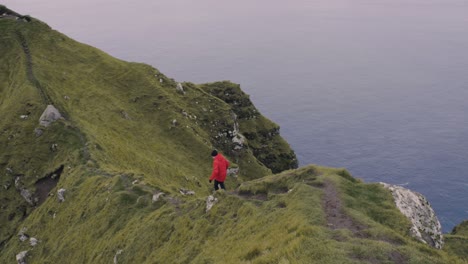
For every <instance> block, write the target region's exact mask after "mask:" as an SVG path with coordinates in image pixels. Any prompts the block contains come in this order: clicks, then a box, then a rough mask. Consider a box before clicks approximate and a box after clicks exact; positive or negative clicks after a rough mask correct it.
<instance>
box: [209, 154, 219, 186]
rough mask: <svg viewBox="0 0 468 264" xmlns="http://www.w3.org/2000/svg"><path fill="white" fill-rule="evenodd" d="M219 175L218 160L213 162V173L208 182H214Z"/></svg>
mask: <svg viewBox="0 0 468 264" xmlns="http://www.w3.org/2000/svg"><path fill="white" fill-rule="evenodd" d="M218 174H219V166H218V160H216V159H215V160H214V161H213V172H212V173H211V177H210V181H212V180H214V179H215V178H216V176H218Z"/></svg>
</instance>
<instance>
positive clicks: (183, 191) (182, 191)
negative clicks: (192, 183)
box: [179, 188, 195, 195]
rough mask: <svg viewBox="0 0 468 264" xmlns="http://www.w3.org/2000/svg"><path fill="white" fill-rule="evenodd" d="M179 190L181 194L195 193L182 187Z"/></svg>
mask: <svg viewBox="0 0 468 264" xmlns="http://www.w3.org/2000/svg"><path fill="white" fill-rule="evenodd" d="M179 191H180V193H181V194H182V195H194V194H195V192H194V191H191V190H187V189H183V188H181V189H180V190H179Z"/></svg>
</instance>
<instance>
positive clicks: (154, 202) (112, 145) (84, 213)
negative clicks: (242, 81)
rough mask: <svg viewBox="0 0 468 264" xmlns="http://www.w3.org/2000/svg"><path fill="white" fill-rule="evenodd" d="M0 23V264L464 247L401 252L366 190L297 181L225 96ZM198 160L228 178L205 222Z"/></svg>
mask: <svg viewBox="0 0 468 264" xmlns="http://www.w3.org/2000/svg"><path fill="white" fill-rule="evenodd" d="M0 10H2V12H4V13H7V12H8V14H7V15H2V12H0V58H1V59H0V113H1V118H0V146H1V148H0V184H1V186H0V187H1V191H0V206H1V214H0V263H15V261H16V259H17V258H20V259H21V260H24V261H26V262H27V263H463V258H466V250H465V251H464V250H463V247H465V248H466V245H467V244H466V232H462V231H458V232H457V233H454V234H453V235H452V237H451V238H450V239H451V241H452V240H453V241H454V242H453V243H451V244H450V247H449V250H445V249H444V250H436V249H434V248H431V247H430V246H428V245H426V244H423V243H421V242H419V241H417V240H416V239H414V238H412V237H411V236H410V235H409V232H408V229H409V226H410V222H409V220H407V218H406V217H404V216H403V215H402V214H401V213H400V212H399V210H398V209H397V208H396V207H395V205H394V202H393V198H392V195H391V194H390V192H389V191H388V190H386V189H384V188H383V187H382V186H381V185H379V184H365V183H363V182H361V181H359V180H357V179H355V178H353V177H352V176H350V175H349V173H348V172H347V171H345V170H343V169H333V168H324V167H319V166H307V167H303V168H299V169H297V160H296V157H295V154H294V152H293V151H292V150H291V148H290V147H289V145H288V144H287V142H285V141H284V139H282V138H281V136H280V135H279V127H278V126H277V125H276V124H274V123H273V122H271V121H270V120H268V119H267V118H265V117H264V116H262V115H261V114H260V113H259V112H258V110H257V109H256V108H255V107H254V105H253V104H252V103H251V101H250V100H249V98H248V96H247V95H246V94H244V93H243V92H242V91H241V89H240V87H239V85H237V84H234V83H231V82H229V81H223V82H214V83H209V84H201V85H199V84H193V83H177V82H176V81H174V80H173V79H170V78H168V77H167V76H165V75H164V74H162V73H161V72H159V71H158V70H157V69H155V68H153V67H151V66H148V65H145V64H140V63H129V62H125V61H121V60H118V59H115V58H113V57H111V56H109V55H107V54H105V53H104V52H102V51H100V50H97V49H95V48H93V47H90V46H87V45H84V44H81V43H78V42H76V41H74V40H72V39H70V38H68V37H66V36H65V35H63V34H61V33H59V32H57V31H54V30H52V29H51V28H49V27H48V26H47V25H46V24H45V23H43V22H41V21H38V20H36V19H33V18H29V17H28V19H24V17H22V16H19V15H18V14H16V13H14V12H12V11H9V10H8V9H6V8H5V7H3V6H0ZM49 105H50V106H53V108H55V109H56V110H57V111H58V112H59V113H60V116H61V117H60V116H59V115H58V114H52V115H49V116H48V117H45V115H43V112H44V110H45V109H46V108H48V106H49ZM48 109H50V108H48ZM44 118H45V119H47V118H49V119H51V123H50V124H49V125H47V126H46V125H41V124H40V123H39V119H44ZM311 147H312V146H311ZM213 148H217V149H218V150H219V151H220V152H222V153H223V154H224V155H225V156H226V157H227V158H228V159H229V160H230V161H231V163H232V164H231V167H232V168H235V170H233V171H234V172H233V173H231V175H230V176H228V178H227V180H226V188H227V191H226V192H224V191H218V192H216V193H215V194H214V195H213V197H210V199H211V201H214V202H215V203H214V205H213V206H212V207H211V208H207V206H206V205H207V198H208V197H209V196H210V195H212V185H211V184H210V183H208V178H209V175H210V173H211V164H212V158H211V156H210V153H211V150H212V149H213ZM274 173H276V174H274ZM460 230H461V229H460ZM463 239H465V240H463ZM460 241H461V242H460ZM463 254H465V255H463Z"/></svg>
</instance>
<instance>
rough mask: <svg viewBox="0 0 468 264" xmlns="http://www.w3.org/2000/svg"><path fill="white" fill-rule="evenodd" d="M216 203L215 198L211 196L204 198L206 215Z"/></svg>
mask: <svg viewBox="0 0 468 264" xmlns="http://www.w3.org/2000/svg"><path fill="white" fill-rule="evenodd" d="M217 202H218V199H217V198H215V197H214V196H213V195H210V196H208V197H207V198H206V212H207V213H208V212H209V211H210V210H211V208H212V207H213V205H215V204H216V203H217Z"/></svg>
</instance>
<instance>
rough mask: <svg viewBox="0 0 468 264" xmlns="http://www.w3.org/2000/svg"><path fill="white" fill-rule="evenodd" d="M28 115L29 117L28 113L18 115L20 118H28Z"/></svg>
mask: <svg viewBox="0 0 468 264" xmlns="http://www.w3.org/2000/svg"><path fill="white" fill-rule="evenodd" d="M28 117H29V116H28V115H20V118H21V119H23V120H24V119H28Z"/></svg>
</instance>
